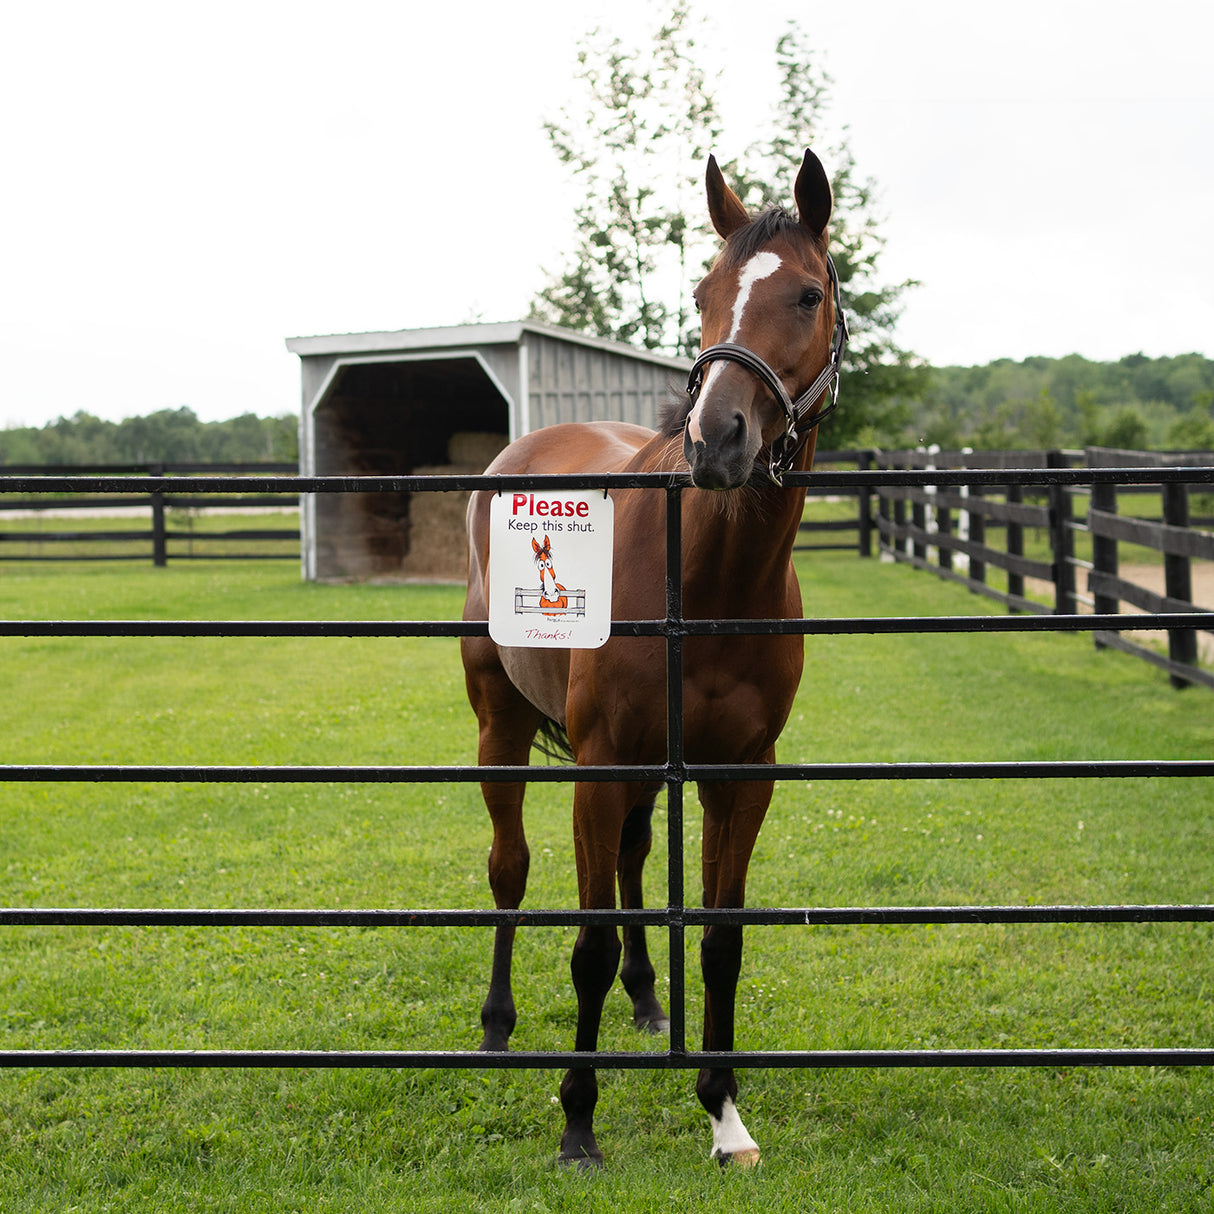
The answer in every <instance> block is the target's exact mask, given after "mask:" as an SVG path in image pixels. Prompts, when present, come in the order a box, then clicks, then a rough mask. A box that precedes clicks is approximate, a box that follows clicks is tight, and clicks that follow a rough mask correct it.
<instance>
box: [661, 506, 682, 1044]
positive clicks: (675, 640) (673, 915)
mask: <svg viewBox="0 0 1214 1214" xmlns="http://www.w3.org/2000/svg"><path fill="white" fill-rule="evenodd" d="M686 779H687V766H686V761H685V755H684V753H683V499H682V496H681V494H680V488H679V486H678V485H670V486H668V487H667V489H666V818H667V832H668V840H667V860H666V865H667V869H666V872H667V877H666V880H667V889H666V909H667V912H668V914H669V915H670V920H669V932H670V1052H671V1053H672V1054H685V1053H686V1052H687V1015H686V1002H687V1000H686V992H687V980H686V941H685V939H684V923H683V911H684V909H685V906H686V894H685V890H684V882H683V788H684V785H685V782H686Z"/></svg>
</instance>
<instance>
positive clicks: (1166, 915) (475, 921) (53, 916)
mask: <svg viewBox="0 0 1214 1214" xmlns="http://www.w3.org/2000/svg"><path fill="white" fill-rule="evenodd" d="M1209 922H1214V904H1208V903H1199V904H1192V905H1173V904H1144V905H1112V906H808V907H770V906H768V907H760V906H750V907H738V908H732V909H720V908H706V907H686V908H682V907H680V908H676V909H672V910H667V909H661V908H651V909H647V910H624V909H622V908H617V909H614V910H328V909H326V910H319V909H316V910H313V909H304V908H297V907H287V908H280V909H266V908H249V909H235V908H216V909H210V908H201V907H190V908H181V909H172V908H168V907H0V926H26V927H29V926H42V927H49V926H54V927H127V926H143V927H496V926H499V925H501V924H512V925H515V926H519V927H579V926H581V925H582V924H585V923H606V924H617V925H624V924H628V925H631V926H644V927H665V926H668V925H671V924H674V925H679V924H682V925H683V926H686V927H697V926H701V925H707V924H710V923H730V924H742V925H747V926H789V925H801V926H806V927H817V926H824V925H831V926H837V925H844V924H851V925H873V924H925V923H963V924H991V923H1209Z"/></svg>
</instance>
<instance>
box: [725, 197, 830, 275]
mask: <svg viewBox="0 0 1214 1214" xmlns="http://www.w3.org/2000/svg"><path fill="white" fill-rule="evenodd" d="M793 233H796V234H799V235H801V236H809V232H808V230H807V229H806V228H805V227H804V226H803V225H802V223H801V221H800V220H799V219H797V217H796V216H795V215H790V214H789V213H788V212H787V211H786V210H785V209H784V208H783V207H772V208H771V210H769V211H764V212H763V214H762V215H760V216H759V217H758V218H757V219H754V220H752V221H751V222H750V223H748V224H747V225H746V227H744V228H739V229H738V231H736V232H735V233H734V234H733V235H732V236H731V237H730V238H729V239H728V240H727V241H726V242H725V248H724V249H722V250H721V256H720V257H719V258H718V264H719V265H721V266H722V267H724V268H725V269H726V270H731V269H733V268H734V267H735V266H740V265H741V264H742V263H743V262H744V261H749V260H750V258H752V257H753V256H754V255H755V254H756V253H758V252H759V251H760V250H761V249H762V248H763V246H764V245H767V244H770V243H771V241H773V240H775V239H776V237H777V236H789V235H792V234H793ZM811 239H812V238H811Z"/></svg>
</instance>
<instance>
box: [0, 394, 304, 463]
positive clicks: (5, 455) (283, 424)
mask: <svg viewBox="0 0 1214 1214" xmlns="http://www.w3.org/2000/svg"><path fill="white" fill-rule="evenodd" d="M298 458H299V422H298V419H297V418H295V417H294V416H293V415H291V414H284V415H281V416H278V417H258V416H257V415H256V414H253V413H242V414H241V415H240V416H239V417H233V418H229V419H228V420H226V421H216V422H204V421H201V420H200V419H199V418H198V416H197V415H196V414H195V413H194V411H193V410H192V409H189V408H180V409H159V410H157V411H156V412H154V413H149V414H146V415H145V416H143V417H128V418H125V419H124V420H122V421H118V422H113V421H107V420H105V419H104V418H101V417H96V416H94V415H93V414H91V413H88V412H85V411H84V410H81V411H79V412H77V413H74V414H73V415H72V416H71V417H60V418H57V419H56V420H55V421H53V422H49V423H48V424H47V425H45V426H18V427H14V428H11V429H8V430H0V466H4V465H8V466H12V465H19V464H37V465H47V464H77V465H80V464H150V463H166V464H246V463H291V462H294V461H296V460H298Z"/></svg>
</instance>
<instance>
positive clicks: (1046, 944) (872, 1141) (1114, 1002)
mask: <svg viewBox="0 0 1214 1214" xmlns="http://www.w3.org/2000/svg"><path fill="white" fill-rule="evenodd" d="M802 568H803V574H804V585H805V595H806V609H807V611H808V612H810V613H813V614H819V615H828V616H829V615H846V614H862V615H880V614H889V615H914V614H925V615H940V614H971V613H981V612H991V611H996V610H997V608H995V607H994V606H993V605H991V604H988V603H986V602H985V601H984V600H980V599H977V598H975V597H972V596H970V595H968V594H967V593H966V592H965V591H964V590H961V589H959V588H957V587H955V586H949V585H945V584H942V583H940V582H938V581H937V580H936V579H934V578H932V577H930V576H929V575H926V574H922V573H917V572H913V571H910V570H908V569H906V568H904V567H895V566H891V565H886V564H881V563H879V562H877V561H861V560H859V559H858V558H856V557H854V556H851V555H848V554H821V555H814V556H809V557H806V558H804V559H803V561H802ZM460 601H461V592H460V590H459V588H457V587H446V586H409V587H401V586H316V585H308V584H303V583H301V582H300V581H299V579H298V575H297V571H296V569H295V568H294V567H292V566H291V565H290V564H289V563H271V562H263V563H257V562H253V563H245V562H230V563H220V562H214V563H197V564H191V565H178V566H175V567H174V566H170V567H169V568H168V569H153V568H150V567H144V566H108V567H107V566H105V565H103V564H95V565H85V564H81V565H73V564H68V565H61V566H54V567H51V568H45V567H34V568H30V567H25V566H15V565H10V566H6V567H4V568H3V570H2V571H0V617H3V618H7V619H23V618H64V619H76V618H117V619H127V618H130V619H157V618H170V619H172V618H197V619H238V618H240V619H244V618H252V619H260V618H287V619H388V620H391V619H441V618H451V617H455V616H457V615H458V612H459V606H460ZM807 658H808V661H807V668H806V677H805V680H804V682H803V685H802V690H801V694H800V696H799V699H798V702H797V705H796V708H795V710H794V713H793V716H792V719H791V721H790V723H789V727H788V729H787V730H786V733H785V737H784V741H783V744H782V747H781V753H780V757H781V758H783V759H787V760H805V761H828V762H836V761H838V762H841V761H853V760H855V761H859V760H879V761H884V760H925V759H941V760H944V759H955V760H980V759H1100V758H1141V759H1152V758H1155V759H1176V758H1187V757H1197V758H1209V757H1211V755H1212V753H1214V746H1212V743H1214V697H1211V695H1210V694H1209V693H1208V692H1206V691H1204V690H1202V689H1191V690H1188V691H1185V692H1177V691H1175V690H1173V689H1172V688H1171V687H1170V686H1169V685H1168V682H1167V679H1166V676H1164V675H1162V674H1161V673H1159V672H1157V671H1155V670H1154V669H1153V668H1152V667H1149V666H1147V665H1146V664H1145V663H1142V662H1139V661H1135V660H1134V659H1132V658H1130V657H1127V656H1124V655H1120V654H1116V653H1111V652H1098V651H1096V650H1095V649H1094V647H1093V645H1092V642H1091V639H1090V637H1088V636H1087V635H1086V634H1072V635H1059V636H1053V635H1040V636H1036V635H1034V636H1029V635H1024V636H1020V635H1006V636H1000V635H990V636H978V635H974V636H951V637H950V636H939V637H914V636H890V637H838V638H811V639H810V640H809V641H808V642H807ZM0 672H2V674H3V684H2V685H3V687H4V690H5V694H4V696H3V699H2V700H0V739H2V741H0V747H2V749H0V762H3V763H7V764H24V763H49V762H55V763H146V764H162V763H163V764H216V763H256V764H280V763H303V764H422V763H440V764H463V763H471V762H473V761H474V756H475V729H474V723H473V720H472V717H471V713H470V711H469V709H468V707H467V704H466V702H465V700H464V696H463V682H462V674H461V670H460V665H459V657H458V644H457V642H455V641H454V640H450V639H440V640H407V639H371V640H353V639H343V638H321V639H317V638H310V639H298V640H293V639H246V640H237V639H173V638H157V639H133V638H92V639H81V638H62V639H47V638H21V637H10V638H3V639H0ZM529 804H530V813H529V816H528V828H529V837H530V842H531V849H532V856H533V861H532V879H531V887H530V890H529V894H528V905H529V906H532V907H544V906H552V907H557V906H571V905H573V904H574V903H575V900H576V884H575V881H574V875H573V861H572V845H571V842H570V837H569V833H570V832H569V789H568V787H567V786H564V785H559V784H553V785H537V786H535V787H534V788H533V791H532V795H531V798H530V802H529ZM665 825H666V822H665V815H664V814H663V813H662V812H659V814H658V815H657V829H658V832H659V835H660V834H661V833H662V832H663V831H664V830H665ZM698 833H699V824H698V819H697V815H696V814H695V812H694V804H693V802H690V803H689V812H688V815H687V824H686V845H687V848H688V851H689V863H688V874H689V875H688V897H689V901H694V895H695V890H696V880H695V863H694V858H693V857H694V853H695V849H696V847H697V843H698ZM1212 834H1214V785H1212V784H1211V783H1210V782H1209V781H1202V780H1195V779H1163V778H1157V779H1124V780H1122V779H1102V780H1069V779H1055V780H1008V781H964V780H962V781H943V780H929V781H905V782H898V783H885V782H877V781H864V782H833V781H831V782H819V783H815V784H813V785H806V784H805V783H804V782H789V783H786V784H782V785H780V786H779V788H778V790H777V795H776V798H775V801H774V803H773V806H772V810H771V813H770V815H769V818H768V822H767V824H766V826H765V829H764V833H763V835H762V836H761V838H760V842H759V847H758V850H757V854H756V857H755V860H754V862H753V864H752V868H751V882H750V896H749V901H750V902H751V904H752V905H774V906H811V905H818V906H862V905H949V904H965V903H978V904H988V905H990V904H997V905H1003V904H1053V903H1077V904H1079V903H1084V904H1103V903H1153V902H1167V903H1210V902H1214V872H1212V871H1211V863H1210V856H1211V853H1212V848H1211V842H1212V840H1211V835H1212ZM489 837H490V833H489V827H488V822H487V819H486V817H485V814H484V811H483V808H482V806H481V803H480V797H479V792H478V791H477V788H476V786H475V785H473V784H468V783H450V784H440V785H419V786H413V787H408V786H393V785H381V784H349V785H343V784H316V785H312V784H306V785H291V784H273V783H252V784H209V783H203V784H186V785H166V784H159V783H139V782H133V783H118V784H89V783H42V784H26V783H8V784H5V785H4V788H3V801H2V802H0V880H2V882H3V885H2V887H0V902H2V903H3V904H5V905H8V906H129V907H145V906H147V907H150V906H181V907H194V906H199V907H342V908H378V907H444V906H451V907H484V906H489V905H491V901H490V898H489V894H488V889H487V883H486V880H485V875H484V869H485V856H486V852H487V849H488V844H489ZM665 852H666V848H665V844H664V841H662V840H661V839H659V841H658V842H657V844H656V846H655V851H654V856H653V858H652V860H651V870H650V871H651V879H650V882H649V900H650V902H651V903H654V904H658V903H660V902H661V900H662V896H663V891H662V885H661V882H662V879H663V874H664V872H665ZM1210 938H1211V931H1210V928H1209V926H1208V925H1205V924H1200V925H1195V924H1155V925H1117V926H1110V925H1090V926H1076V925H1047V926H1041V925H1023V926H1018V925H1004V926H943V925H936V926H918V927H905V928H896V927H837V928H823V927H813V928H811V927H793V928H790V927H780V928H752V929H748V931H747V951H746V957H745V961H744V968H743V974H742V978H741V982H740V986H739V1042H738V1044H739V1047H740V1048H746V1049H851V1048H857V1049H860V1048H880V1049H893V1048H917V1049H934V1048H952V1047H957V1048H962V1047H1018V1046H1026V1047H1027V1046H1039V1047H1100V1046H1203V1047H1204V1046H1209V1045H1210V1044H1211V1036H1212V1034H1211V1015H1210V993H1211V992H1210V975H1211V963H1210ZM572 940H573V931H572V929H534V930H530V931H527V930H524V931H523V932H522V933H521V934H520V937H519V946H518V949H517V960H516V998H517V1000H518V1004H519V1013H520V1021H519V1028H518V1030H517V1032H516V1034H515V1038H514V1043H515V1045H516V1046H517V1047H519V1048H524V1049H541V1050H543V1049H566V1048H569V1046H570V1045H571V1043H572V1036H573V1024H574V1019H575V1012H576V1009H575V1004H574V1000H573V995H572V990H571V987H570V983H569V977H568V955H569V949H570V946H571V944H572ZM688 943H689V948H688V954H689V962H690V963H691V968H692V974H691V978H692V980H691V981H690V982H689V986H690V988H691V998H690V1006H689V1008H688V1017H689V1026H690V1027H689V1038H690V1039H691V1040H692V1041H694V1040H696V1039H697V1037H698V1029H697V1027H696V1026H697V1025H698V1018H699V1015H700V1007H701V1001H700V997H699V991H698V986H699V983H698V980H697V979H695V974H694V958H695V937H694V935H692V936H691V938H690V939H689V942H688ZM653 944H654V952H655V959H656V960H657V963H658V966H659V972H660V973H662V974H665V972H666V970H665V962H664V955H665V942H664V941H663V940H662V938H661V934H660V933H654V940H653ZM489 949H490V935H489V933H488V932H487V931H486V930H484V929H449V930H448V929H412V930H407V929H379V930H372V929H361V928H353V929H337V928H326V929H320V928H317V929H298V928H217V929H216V928H141V927H114V928H28V927H7V928H4V929H3V931H2V932H0V1048H3V1049H7V1050H17V1049H101V1048H115V1049H116V1048H137V1049H152V1048H171V1049H191V1048H197V1049H222V1048H232V1049H234V1048H250V1049H296V1048H307V1049H335V1050H364V1049H452V1048H457V1049H467V1048H472V1047H474V1046H475V1045H476V1043H477V1041H478V1040H479V1023H478V1015H479V1007H480V1002H481V1000H482V998H483V996H484V987H485V982H486V980H487V974H488V959H489ZM627 1007H628V1005H627V1000H626V998H625V996H624V995H623V992H622V991H621V990H620V988H619V987H618V985H617V987H616V989H615V990H614V991H613V993H612V995H611V997H610V999H609V1001H608V1012H607V1016H606V1021H605V1029H604V1034H603V1045H604V1046H605V1047H606V1048H611V1049H628V1050H631V1049H636V1048H638V1047H640V1048H660V1046H659V1045H657V1044H655V1043H652V1042H648V1041H647V1040H646V1039H642V1038H638V1036H637V1035H636V1034H635V1033H634V1031H633V1030H632V1029H631V1027H630V1026H629V1023H628V1011H627ZM558 1080H559V1075H558V1074H556V1073H554V1072H523V1071H519V1072H497V1071H479V1070H473V1071H449V1070H444V1069H439V1068H434V1069H428V1070H420V1071H381V1070H368V1069H351V1070H328V1069H324V1070H308V1071H303V1070H299V1069H293V1068H287V1069H281V1070H237V1069H198V1068H195V1069H190V1068H182V1069H113V1070H111V1069H89V1068H81V1069H50V1068H29V1069H20V1068H18V1069H9V1070H7V1071H0V1209H2V1210H3V1211H5V1214H8V1212H9V1211H51V1210H56V1211H58V1210H68V1209H77V1210H86V1211H102V1210H132V1209H138V1210H183V1211H184V1210H208V1209H215V1210H225V1211H263V1210H264V1211H291V1210H301V1211H302V1210H307V1211H316V1210H334V1211H373V1210H374V1211H383V1210H433V1211H446V1210H459V1211H461V1212H467V1211H480V1210H495V1211H496V1210H512V1211H523V1210H537V1211H558V1210H560V1211H565V1210H569V1211H582V1210H586V1211H603V1210H615V1209H618V1210H623V1211H631V1210H657V1209H662V1210H666V1209H699V1208H709V1207H710V1205H711V1207H712V1208H717V1207H721V1206H723V1207H724V1208H734V1209H747V1210H749V1209H753V1210H756V1211H759V1210H761V1211H784V1210H789V1211H791V1210H797V1211H801V1210H823V1211H827V1210H829V1211H834V1210H839V1211H848V1212H849V1214H850V1212H852V1211H869V1210H872V1211H876V1210H881V1211H895V1210H896V1211H908V1210H911V1211H913V1210H941V1211H946V1210H947V1211H956V1210H976V1211H977V1210H981V1211H986V1210H1009V1211H1010V1210H1016V1211H1020V1210H1042V1211H1046V1210H1049V1211H1056V1210H1109V1211H1114V1210H1116V1211H1125V1210H1148V1209H1149V1210H1152V1211H1162V1210H1203V1209H1207V1208H1209V1204H1210V1200H1211V1193H1210V1184H1211V1170H1212V1166H1211V1148H1212V1147H1214V1132H1212V1126H1214V1121H1212V1119H1214V1081H1212V1079H1211V1076H1210V1074H1209V1072H1208V1070H1206V1069H1205V1068H1141V1067H1139V1068H1109V1069H1098V1068H1090V1069H1089V1068H1067V1069H1062V1070H1059V1069H1057V1068H1027V1069H993V1068H992V1069H978V1070H964V1069H959V1068H942V1069H932V1070H916V1069H895V1068H890V1069H875V1070H858V1069H839V1070H823V1071H806V1070H793V1071H784V1070H777V1069H771V1070H755V1071H746V1072H743V1073H742V1074H741V1085H742V1092H741V1097H740V1106H741V1109H742V1112H743V1116H744V1117H745V1118H746V1121H747V1124H748V1126H749V1128H750V1130H751V1132H752V1133H753V1134H754V1136H755V1137H756V1138H757V1139H758V1141H759V1143H760V1144H761V1146H762V1147H763V1150H764V1163H763V1165H762V1166H761V1167H760V1168H759V1169H757V1170H755V1171H753V1172H748V1173H747V1172H729V1171H725V1172H722V1171H720V1170H719V1169H717V1168H716V1166H715V1165H710V1164H709V1163H708V1161H707V1153H708V1149H709V1135H708V1130H707V1123H706V1119H705V1118H704V1116H703V1114H702V1112H701V1111H700V1109H699V1107H698V1104H697V1103H696V1101H695V1097H694V1094H693V1091H692V1087H693V1076H692V1075H691V1074H688V1073H678V1072H674V1073H665V1072H654V1073H646V1072H639V1071H611V1070H604V1071H603V1072H602V1075H601V1086H602V1096H601V1100H600V1105H599V1116H598V1128H599V1138H600V1143H601V1145H602V1146H603V1148H604V1150H605V1152H606V1154H607V1161H608V1162H607V1167H606V1168H605V1169H604V1170H603V1172H602V1173H601V1174H600V1175H598V1176H594V1177H584V1176H579V1175H576V1174H575V1175H570V1174H566V1173H565V1172H563V1171H561V1170H559V1169H557V1168H556V1167H555V1166H554V1163H553V1161H554V1158H555V1153H556V1142H557V1138H558V1136H559V1132H560V1123H561V1118H560V1110H559V1107H558V1106H557V1105H556V1104H555V1103H554V1100H555V1093H556V1085H557V1082H558Z"/></svg>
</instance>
